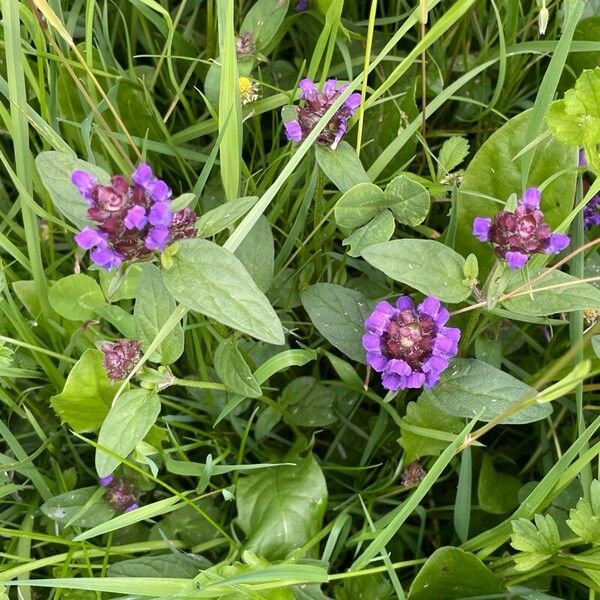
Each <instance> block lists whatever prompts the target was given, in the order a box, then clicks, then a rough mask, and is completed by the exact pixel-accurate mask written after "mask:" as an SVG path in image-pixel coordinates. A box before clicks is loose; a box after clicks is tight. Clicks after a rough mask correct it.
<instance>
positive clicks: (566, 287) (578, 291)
mask: <svg viewBox="0 0 600 600" xmlns="http://www.w3.org/2000/svg"><path fill="white" fill-rule="evenodd" d="M544 273H545V275H544V277H543V278H542V279H541V280H540V281H537V282H535V283H534V284H533V285H532V286H530V287H524V288H523V289H522V290H521V292H525V293H522V294H521V295H519V296H516V297H514V298H510V299H508V300H504V301H503V302H502V304H503V305H504V307H505V308H507V309H508V310H511V311H513V312H515V313H520V314H523V315H530V316H537V317H543V316H547V315H552V314H555V313H561V312H571V311H574V310H585V309H587V308H590V309H592V310H599V309H600V289H598V288H597V287H595V286H593V285H590V284H589V283H580V282H579V280H578V279H577V278H576V277H573V276H572V275H568V274H567V273H563V272H562V271H557V270H552V271H549V270H547V269H545V270H544ZM538 275H539V272H536V273H532V274H531V275H530V277H531V279H535V278H536V277H537V276H538ZM523 284H524V282H523V277H522V273H520V272H513V273H511V277H510V279H509V284H508V286H507V289H506V292H505V293H509V292H510V291H513V290H516V289H518V288H521V287H523ZM547 288H551V289H547ZM537 290H539V291H537Z"/></svg>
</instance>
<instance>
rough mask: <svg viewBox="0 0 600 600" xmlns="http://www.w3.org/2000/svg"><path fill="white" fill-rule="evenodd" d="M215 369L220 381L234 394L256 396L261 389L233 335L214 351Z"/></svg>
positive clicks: (248, 396)
mask: <svg viewBox="0 0 600 600" xmlns="http://www.w3.org/2000/svg"><path fill="white" fill-rule="evenodd" d="M214 361H215V371H216V372H217V375H218V376H219V377H220V379H221V381H222V382H223V383H224V384H225V385H226V386H227V387H228V388H229V389H230V390H231V391H232V392H234V393H235V394H239V395H240V396H244V397H247V398H258V397H259V396H260V395H261V394H262V391H261V389H260V385H259V384H258V382H257V381H256V379H255V377H254V375H253V374H252V371H251V369H250V367H249V366H248V364H247V363H246V361H245V360H244V357H243V356H242V353H241V352H240V351H239V350H238V347H237V340H236V339H235V337H230V338H227V339H226V340H223V341H222V342H221V343H220V344H219V345H218V346H217V349H216V351H215V356H214Z"/></svg>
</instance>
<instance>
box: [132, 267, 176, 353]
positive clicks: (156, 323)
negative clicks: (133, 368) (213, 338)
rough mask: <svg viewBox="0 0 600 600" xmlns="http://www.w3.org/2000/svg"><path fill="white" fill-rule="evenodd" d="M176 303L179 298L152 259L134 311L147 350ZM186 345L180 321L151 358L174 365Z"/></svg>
mask: <svg viewBox="0 0 600 600" xmlns="http://www.w3.org/2000/svg"><path fill="white" fill-rule="evenodd" d="M175 307H176V304H175V300H173V297H172V296H171V294H169V292H168V290H167V288H166V287H165V284H164V283H163V280H162V276H161V273H160V269H159V268H158V267H157V266H156V265H154V264H152V263H147V264H145V265H144V268H143V270H142V274H141V277H140V283H139V287H138V293H137V298H136V301H135V308H134V311H133V316H134V318H135V330H136V336H137V338H138V339H139V340H140V342H141V345H142V350H143V351H144V352H146V350H147V349H148V347H149V346H150V344H151V343H152V342H153V341H154V339H155V338H156V337H157V335H158V332H159V331H160V330H161V329H162V327H163V325H165V323H166V322H167V321H168V319H169V317H170V316H171V314H172V313H173V311H174V310H175ZM183 345H184V334H183V327H182V326H181V324H180V323H178V324H177V326H176V327H174V328H173V329H171V331H170V332H169V335H167V337H166V338H165V339H164V340H163V341H162V342H161V344H160V346H159V347H158V348H157V349H156V351H155V352H153V353H152V355H151V356H150V357H149V360H151V361H152V362H156V363H160V364H161V365H170V364H172V363H174V362H175V361H176V360H177V359H178V358H179V357H180V356H181V355H182V354H183Z"/></svg>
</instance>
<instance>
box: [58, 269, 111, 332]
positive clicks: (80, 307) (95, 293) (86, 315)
mask: <svg viewBox="0 0 600 600" xmlns="http://www.w3.org/2000/svg"><path fill="white" fill-rule="evenodd" d="M48 300H49V302H50V306H52V308H53V309H54V310H55V311H56V312H57V313H58V314H59V315H60V316H61V317H64V318H65V319H69V320H71V321H86V320H87V319H91V318H92V317H93V316H94V315H95V313H96V311H97V310H98V309H100V308H102V307H103V306H104V305H105V304H106V300H105V299H104V294H103V293H102V290H101V289H100V286H99V285H98V284H97V283H96V282H95V280H94V279H92V278H91V277H89V276H88V275H83V274H78V275H69V276H68V277H63V278H62V279H59V280H58V281H57V282H56V283H55V284H54V285H53V286H52V287H51V288H50V293H49V295H48Z"/></svg>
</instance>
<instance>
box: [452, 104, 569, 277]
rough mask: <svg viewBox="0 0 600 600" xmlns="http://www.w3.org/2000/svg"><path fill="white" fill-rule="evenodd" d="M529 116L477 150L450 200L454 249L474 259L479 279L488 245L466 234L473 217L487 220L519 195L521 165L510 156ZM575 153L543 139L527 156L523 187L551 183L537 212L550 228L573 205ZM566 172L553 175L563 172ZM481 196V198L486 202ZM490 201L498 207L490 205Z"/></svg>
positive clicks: (488, 259) (488, 262)
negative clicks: (454, 215)
mask: <svg viewBox="0 0 600 600" xmlns="http://www.w3.org/2000/svg"><path fill="white" fill-rule="evenodd" d="M530 114H531V113H530V111H527V112H524V113H521V114H520V115H518V116H516V117H513V118H512V119H511V120H510V121H508V123H506V124H505V125H503V126H502V127H500V129H498V130H497V131H495V132H494V133H493V134H492V135H491V136H490V137H489V138H488V139H487V140H486V141H485V142H484V144H483V145H482V146H481V148H480V149H479V150H478V151H477V154H475V156H474V158H473V159H472V160H471V162H470V163H469V166H468V167H467V168H466V170H465V175H464V178H463V182H462V184H461V186H460V188H459V190H458V197H457V200H456V209H457V218H458V221H457V231H456V242H455V246H454V247H455V249H456V250H457V251H458V252H459V253H460V254H462V255H463V256H467V255H468V254H471V253H473V254H475V255H476V256H477V259H478V260H479V271H480V273H481V276H482V278H483V277H485V276H486V275H487V273H488V271H489V269H490V267H491V266H492V264H493V263H494V261H495V257H494V253H493V252H492V249H491V248H490V246H489V244H484V243H482V242H480V241H478V240H477V239H476V238H475V237H474V236H473V234H472V227H473V219H474V218H475V217H492V216H493V215H495V214H496V213H497V212H499V211H500V210H501V209H502V207H503V203H504V202H506V200H507V199H508V198H509V197H510V195H511V194H517V195H520V194H521V192H522V191H523V189H522V187H521V171H520V169H521V160H520V159H515V157H516V156H517V155H518V154H519V152H521V151H522V150H523V147H524V146H525V144H526V142H525V134H526V131H527V123H528V119H529V116H530ZM576 166H577V152H576V151H575V149H573V148H569V147H567V146H565V145H564V144H562V143H560V142H557V141H555V140H552V139H548V138H546V139H544V141H543V142H541V143H540V144H538V146H537V147H536V150H535V152H534V154H533V161H532V164H531V169H530V171H529V179H528V181H527V184H526V186H527V187H529V186H539V185H541V184H542V183H545V182H546V180H551V181H549V183H548V184H547V185H546V187H545V188H544V190H543V192H542V200H541V208H542V210H543V211H544V215H545V218H546V221H547V223H548V224H549V225H550V227H551V228H552V229H554V228H555V227H557V226H558V225H559V224H560V223H561V222H562V221H563V220H564V219H565V218H566V217H567V215H568V214H569V212H570V211H571V208H572V206H573V198H574V194H575V179H576V172H575V168H576ZM569 168H572V170H571V171H570V172H567V173H562V174H561V175H559V176H558V177H556V174H557V173H559V172H562V171H564V170H565V169H569ZM486 196H487V197H486ZM494 199H496V200H497V201H499V202H494Z"/></svg>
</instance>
